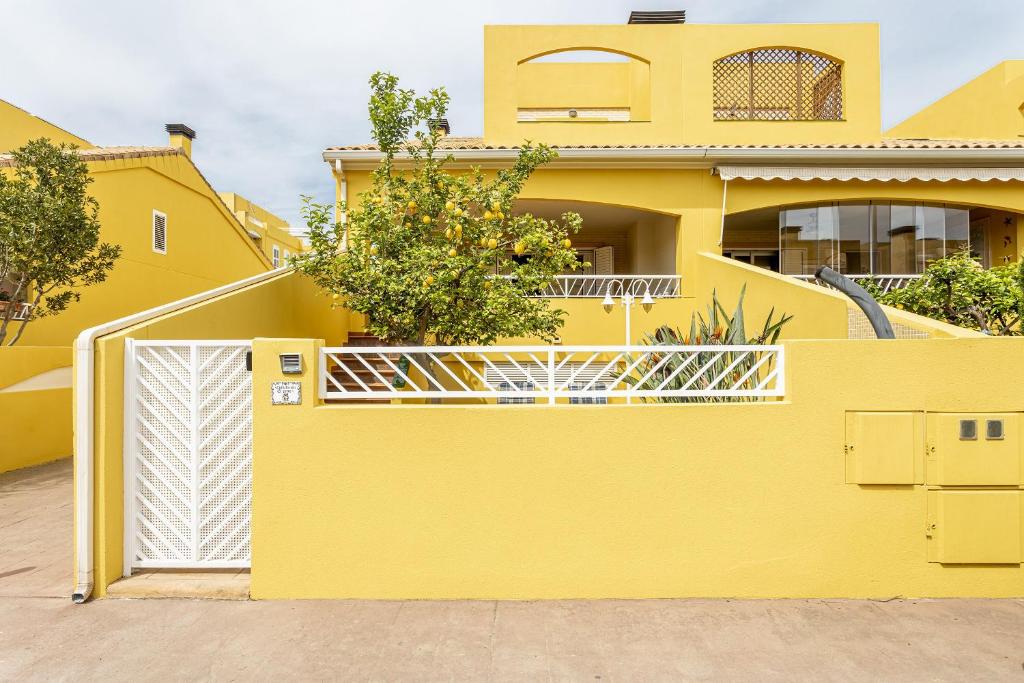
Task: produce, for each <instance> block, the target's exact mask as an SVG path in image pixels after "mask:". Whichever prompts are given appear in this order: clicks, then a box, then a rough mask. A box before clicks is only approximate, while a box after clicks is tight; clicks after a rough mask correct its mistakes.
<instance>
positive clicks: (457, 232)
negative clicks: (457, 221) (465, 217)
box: [455, 225, 462, 238]
mask: <svg viewBox="0 0 1024 683" xmlns="http://www.w3.org/2000/svg"><path fill="white" fill-rule="evenodd" d="M455 236H456V237H459V238H461V237H462V226H461V225H456V226H455Z"/></svg>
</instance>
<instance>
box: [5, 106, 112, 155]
mask: <svg viewBox="0 0 1024 683" xmlns="http://www.w3.org/2000/svg"><path fill="white" fill-rule="evenodd" d="M38 138H49V139H50V140H51V141H52V142H54V143H60V142H66V143H68V144H72V145H77V146H79V147H82V148H86V147H92V146H93V145H92V143H90V142H89V141H88V140H85V139H83V138H80V137H78V136H77V135H75V134H73V133H69V132H68V131H66V130H64V129H63V128H60V127H58V126H55V125H53V124H52V123H50V122H49V121H44V120H43V119H41V118H39V117H38V116H33V115H32V114H30V113H29V112H27V111H25V110H24V109H21V108H20V107H16V106H14V105H13V104H11V103H10V102H5V101H4V100H0V153H3V152H9V151H11V150H13V149H17V148H18V147H21V146H22V145H24V144H25V143H26V142H28V141H29V140H35V139H38Z"/></svg>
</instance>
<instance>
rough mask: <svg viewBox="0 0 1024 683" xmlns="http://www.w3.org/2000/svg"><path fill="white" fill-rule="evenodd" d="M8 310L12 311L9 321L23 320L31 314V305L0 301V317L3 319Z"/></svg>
mask: <svg viewBox="0 0 1024 683" xmlns="http://www.w3.org/2000/svg"><path fill="white" fill-rule="evenodd" d="M9 308H13V309H14V314H13V315H11V320H25V319H26V318H28V317H29V315H31V314H32V304H26V303H21V302H17V301H0V317H3V315H4V314H5V313H6V312H7V309H9Z"/></svg>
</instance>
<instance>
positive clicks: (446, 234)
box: [444, 228, 452, 239]
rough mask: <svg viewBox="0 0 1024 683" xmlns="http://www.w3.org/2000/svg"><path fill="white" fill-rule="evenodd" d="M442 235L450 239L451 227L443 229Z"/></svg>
mask: <svg viewBox="0 0 1024 683" xmlns="http://www.w3.org/2000/svg"><path fill="white" fill-rule="evenodd" d="M444 236H445V237H447V238H448V239H451V238H452V229H451V228H447V229H446V230H445V231H444Z"/></svg>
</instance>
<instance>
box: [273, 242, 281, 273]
mask: <svg viewBox="0 0 1024 683" xmlns="http://www.w3.org/2000/svg"><path fill="white" fill-rule="evenodd" d="M271 262H272V263H273V264H274V267H275V268H277V267H278V266H280V265H281V250H280V249H278V248H277V247H276V246H275V247H274V258H272V259H271Z"/></svg>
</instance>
